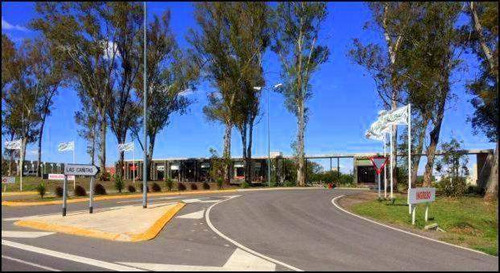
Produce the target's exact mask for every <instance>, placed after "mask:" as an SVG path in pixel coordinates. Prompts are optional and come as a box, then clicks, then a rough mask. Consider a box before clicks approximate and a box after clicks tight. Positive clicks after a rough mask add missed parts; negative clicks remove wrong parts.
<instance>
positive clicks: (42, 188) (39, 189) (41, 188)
mask: <svg viewBox="0 0 500 273" xmlns="http://www.w3.org/2000/svg"><path fill="white" fill-rule="evenodd" d="M36 191H37V192H38V194H40V197H41V198H42V199H43V196H44V195H45V193H46V191H47V188H46V187H45V184H44V183H43V182H42V183H40V184H39V185H38V186H36Z"/></svg>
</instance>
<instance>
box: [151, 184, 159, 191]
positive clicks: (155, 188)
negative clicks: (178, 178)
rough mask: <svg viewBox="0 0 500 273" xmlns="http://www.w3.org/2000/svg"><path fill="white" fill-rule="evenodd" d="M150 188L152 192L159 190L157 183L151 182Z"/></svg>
mask: <svg viewBox="0 0 500 273" xmlns="http://www.w3.org/2000/svg"><path fill="white" fill-rule="evenodd" d="M151 189H152V190H153V192H161V187H160V185H158V183H153V186H151Z"/></svg>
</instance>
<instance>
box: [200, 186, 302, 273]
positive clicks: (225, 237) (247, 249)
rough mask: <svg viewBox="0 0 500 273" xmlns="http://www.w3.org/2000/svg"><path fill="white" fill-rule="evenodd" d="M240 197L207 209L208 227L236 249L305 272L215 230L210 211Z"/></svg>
mask: <svg viewBox="0 0 500 273" xmlns="http://www.w3.org/2000/svg"><path fill="white" fill-rule="evenodd" d="M239 196H241V195H235V196H232V197H230V198H228V199H225V200H222V201H220V202H218V203H215V204H213V205H211V206H210V207H209V208H208V209H207V213H205V220H206V221H207V224H208V226H209V227H210V228H211V229H212V231H213V232H215V233H217V235H219V236H220V237H222V238H224V239H225V240H227V241H229V242H230V243H232V244H233V245H235V246H236V247H239V248H241V249H243V250H245V251H246V252H249V253H251V254H253V255H255V256H258V257H261V258H262V259H265V260H268V261H270V262H273V263H275V264H279V265H281V266H284V267H286V268H289V269H291V270H294V271H303V270H301V269H299V268H297V267H294V266H291V265H289V264H286V263H284V262H280V261H278V260H275V259H273V258H271V257H268V256H266V255H264V254H261V253H259V252H257V251H254V250H252V249H250V248H248V247H246V246H244V245H242V244H240V243H238V242H236V241H235V240H233V239H231V238H229V237H227V236H226V235H224V234H223V233H222V232H220V231H219V230H218V229H217V228H215V226H214V225H213V224H212V222H211V221H210V210H212V208H213V207H214V206H216V205H218V204H220V203H222V202H225V201H227V200H231V199H233V198H235V197H239Z"/></svg>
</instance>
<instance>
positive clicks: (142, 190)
mask: <svg viewBox="0 0 500 273" xmlns="http://www.w3.org/2000/svg"><path fill="white" fill-rule="evenodd" d="M146 190H147V192H149V191H150V190H149V186H148V185H147V184H146ZM141 192H144V183H141Z"/></svg>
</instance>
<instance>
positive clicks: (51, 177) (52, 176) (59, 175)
mask: <svg viewBox="0 0 500 273" xmlns="http://www.w3.org/2000/svg"><path fill="white" fill-rule="evenodd" d="M49 180H64V174H62V173H49ZM68 180H73V181H74V180H75V176H74V175H68Z"/></svg>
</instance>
